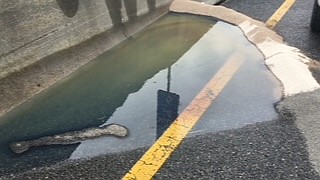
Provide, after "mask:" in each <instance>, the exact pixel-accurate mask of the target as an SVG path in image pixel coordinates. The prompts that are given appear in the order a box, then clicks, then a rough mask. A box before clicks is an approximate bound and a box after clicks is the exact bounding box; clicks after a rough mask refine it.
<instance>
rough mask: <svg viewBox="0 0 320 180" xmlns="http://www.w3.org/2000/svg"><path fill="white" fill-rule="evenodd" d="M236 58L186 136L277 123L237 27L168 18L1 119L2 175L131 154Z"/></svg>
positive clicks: (262, 77) (258, 64)
mask: <svg viewBox="0 0 320 180" xmlns="http://www.w3.org/2000/svg"><path fill="white" fill-rule="evenodd" d="M235 51H239V52H242V53H243V54H245V55H246V61H245V63H244V65H243V66H242V67H241V69H240V70H239V71H238V72H237V73H236V75H235V77H233V79H232V80H231V82H230V83H229V84H228V85H227V87H226V88H225V89H224V91H223V92H222V94H221V95H220V96H219V97H218V98H217V100H216V101H215V102H214V103H213V105H212V106H211V108H210V109H209V110H208V111H207V112H206V114H205V115H204V117H203V118H202V120H201V121H200V123H199V124H198V125H197V127H195V128H194V130H193V131H192V132H191V135H195V134H201V133H207V132H215V131H221V130H225V129H231V128H240V127H243V126H245V125H246V124H252V123H256V122H261V121H269V120H272V119H274V118H277V114H276V112H275V111H274V109H273V103H275V102H277V101H278V100H279V99H280V96H281V89H280V85H279V83H278V81H277V80H276V79H275V78H274V77H273V76H272V74H271V73H270V72H269V71H268V70H267V68H266V67H265V65H264V60H263V56H262V55H261V53H260V52H259V51H258V50H257V49H256V48H255V47H254V46H253V45H252V44H250V43H249V42H248V41H247V39H246V38H245V37H244V36H243V34H242V32H241V31H240V30H239V29H238V28H237V27H235V26H232V25H229V24H226V23H224V22H220V21H216V20H214V19H210V18H206V17H199V16H193V15H179V14H174V13H170V14H168V15H165V16H164V17H162V18H161V19H159V20H158V21H157V22H155V23H153V24H152V25H151V26H149V27H147V28H146V29H144V30H143V31H141V32H140V33H138V34H136V35H135V36H133V37H131V38H129V39H128V40H127V41H125V42H123V43H121V44H119V45H118V46H116V47H115V48H113V49H111V50H110V51H108V52H105V53H104V54H103V55H101V56H99V57H98V58H97V59H96V60H94V61H93V62H91V63H89V64H88V65H86V66H84V67H82V68H80V69H79V70H77V71H76V72H75V73H73V74H72V75H70V76H68V77H67V78H65V79H64V80H62V81H61V82H59V83H57V84H56V85H54V87H51V88H50V89H48V90H46V91H45V92H43V93H41V94H39V95H38V96H36V97H34V98H33V99H31V100H29V101H27V102H26V103H24V104H22V105H20V106H19V107H17V108H16V109H14V110H13V111H11V112H10V113H8V114H7V115H5V116H4V117H2V119H1V120H0V121H1V122H2V123H1V125H0V129H1V131H0V175H1V174H5V173H9V172H14V171H16V169H21V170H27V169H30V168H32V167H35V166H41V165H43V164H52V163H55V162H59V161H62V160H65V159H78V158H87V157H92V156H97V155H101V154H108V153H117V152H123V151H130V150H133V149H137V148H140V147H146V146H150V145H151V144H153V142H154V141H155V140H156V139H157V137H159V136H160V135H161V134H162V133H163V131H164V130H165V129H166V128H167V127H168V126H169V125H170V123H171V122H172V121H173V120H174V119H175V118H176V117H177V116H178V114H179V113H180V112H182V111H183V109H184V108H185V107H186V106H187V105H188V104H189V103H190V102H191V100H192V99H193V98H194V97H195V96H196V95H197V94H198V92H199V91H200V90H201V89H202V88H203V87H204V86H205V84H206V83H207V82H208V81H209V80H210V79H211V78H212V77H213V76H214V74H215V73H216V72H217V71H218V70H219V68H220V67H222V65H223V64H224V62H225V61H226V60H227V59H228V58H229V56H230V55H231V54H233V53H234V52H235ZM113 123H114V124H119V125H121V126H124V127H126V128H127V129H128V131H129V135H128V137H126V138H122V139H118V138H114V137H99V138H96V139H91V140H86V141H83V142H81V143H78V144H74V145H68V146H45V147H37V148H31V149H30V150H29V151H28V152H25V153H23V154H21V155H16V154H14V153H13V152H12V151H11V149H10V148H9V144H10V143H12V142H17V141H22V140H31V139H37V138H39V137H43V136H52V135H55V134H61V133H66V132H72V131H77V130H81V129H85V128H90V127H99V126H103V125H108V124H113Z"/></svg>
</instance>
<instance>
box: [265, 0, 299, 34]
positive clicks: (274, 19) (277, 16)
mask: <svg viewBox="0 0 320 180" xmlns="http://www.w3.org/2000/svg"><path fill="white" fill-rule="evenodd" d="M295 1H296V0H286V1H285V2H284V3H283V4H282V5H281V6H280V7H279V9H278V10H277V11H276V12H275V13H274V14H273V15H272V16H271V17H270V18H269V19H268V21H267V22H266V26H267V27H268V28H270V29H273V28H274V27H275V26H276V25H277V24H278V22H280V20H281V19H282V17H283V16H284V15H285V14H286V13H287V12H288V11H289V9H290V8H291V6H292V5H293V4H294V3H295Z"/></svg>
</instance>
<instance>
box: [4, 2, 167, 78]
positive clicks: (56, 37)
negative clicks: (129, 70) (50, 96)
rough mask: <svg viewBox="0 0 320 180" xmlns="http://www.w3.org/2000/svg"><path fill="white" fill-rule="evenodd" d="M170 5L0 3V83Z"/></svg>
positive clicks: (129, 3) (149, 3) (135, 3)
mask: <svg viewBox="0 0 320 180" xmlns="http://www.w3.org/2000/svg"><path fill="white" fill-rule="evenodd" d="M170 1H171V0H94V1H87V0H46V1H40V0H16V1H1V2H0V27H1V31H0V40H1V42H0V79H1V78H3V77H5V76H7V75H8V74H10V73H12V72H14V71H17V70H20V69H22V68H24V67H26V66H29V65H31V64H33V63H35V62H37V61H39V60H41V59H43V58H44V57H46V56H48V55H51V54H53V53H55V52H58V51H61V50H63V49H66V48H69V47H71V46H74V45H77V44H79V43H81V42H83V41H85V40H88V39H90V38H91V37H93V36H94V35H97V34H100V33H102V32H105V31H106V30H108V29H110V28H111V27H113V26H121V24H122V23H125V22H127V21H135V19H136V18H137V17H138V16H141V15H144V14H147V13H150V12H151V11H153V10H154V9H156V8H158V7H160V6H163V5H166V4H168V3H169V2H170Z"/></svg>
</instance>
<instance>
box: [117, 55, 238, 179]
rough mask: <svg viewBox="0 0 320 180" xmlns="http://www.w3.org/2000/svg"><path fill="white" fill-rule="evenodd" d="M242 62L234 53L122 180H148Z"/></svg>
mask: <svg viewBox="0 0 320 180" xmlns="http://www.w3.org/2000/svg"><path fill="white" fill-rule="evenodd" d="M243 61H244V55H243V54H241V53H234V54H233V55H232V56H231V57H230V58H229V59H228V61H227V62H226V63H225V64H224V65H223V67H222V68H221V69H220V70H219V71H218V72H217V73H216V75H215V76H214V77H213V78H212V79H211V80H210V81H209V83H208V84H207V85H206V86H205V87H204V88H203V90H202V91H201V92H200V93H199V94H198V95H197V96H196V97H195V98H194V99H193V100H192V102H191V103H190V104H189V106H188V107H186V109H185V110H184V111H183V112H182V113H181V114H180V115H179V117H178V118H177V119H176V120H175V121H174V122H173V123H172V124H171V126H170V127H169V128H168V129H167V130H166V131H165V132H164V133H163V135H162V136H161V137H160V138H159V139H158V140H157V141H156V142H155V143H154V144H153V145H152V146H151V148H150V149H149V150H148V151H147V152H146V153H145V154H144V155H143V156H142V157H141V159H140V160H139V161H138V162H137V163H136V164H135V165H134V166H133V167H132V169H131V170H130V171H129V172H128V173H127V174H126V175H125V176H124V177H123V179H124V180H134V179H138V180H145V179H152V177H153V176H154V175H155V174H156V173H157V172H158V170H159V169H160V168H161V166H162V165H163V164H164V163H165V162H166V160H167V159H168V158H169V157H170V155H171V154H172V153H173V152H174V151H175V149H176V148H177V147H178V146H179V144H180V143H181V142H182V140H183V139H184V138H185V137H186V136H187V134H188V133H189V131H190V130H191V129H192V127H193V126H194V125H195V124H196V123H197V122H198V121H199V119H200V118H201V116H202V115H203V114H204V112H205V111H206V110H207V109H208V107H209V106H210V105H211V103H212V102H213V100H214V99H215V98H216V97H217V96H218V95H219V93H220V92H221V91H222V89H223V88H224V87H225V86H226V84H227V83H228V82H229V81H230V79H231V78H232V76H233V75H234V74H235V73H236V71H237V70H238V69H239V67H240V65H241V64H242V63H243Z"/></svg>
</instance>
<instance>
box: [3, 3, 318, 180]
mask: <svg viewBox="0 0 320 180" xmlns="http://www.w3.org/2000/svg"><path fill="white" fill-rule="evenodd" d="M282 2H283V0H274V1H264V0H255V1H252V0H230V1H228V2H225V3H224V4H223V5H224V6H226V7H229V8H232V9H235V10H237V11H239V12H242V13H244V14H246V15H248V16H250V17H253V18H255V19H257V20H260V21H266V20H267V19H268V18H269V17H270V16H271V15H272V14H273V12H274V11H275V9H276V8H277V7H279V6H280V5H281V3H282ZM312 4H313V1H312V0H310V1H305V0H297V2H296V4H295V5H294V6H293V8H292V9H291V10H290V11H289V13H288V14H287V15H286V16H285V17H284V19H283V20H282V21H281V22H280V24H279V25H278V26H277V27H276V29H275V30H276V31H277V32H278V33H279V34H280V35H282V36H283V37H284V39H285V41H286V43H287V44H289V45H292V46H296V47H298V48H300V49H301V50H302V51H303V52H304V53H306V54H307V55H308V56H310V57H312V58H314V59H320V51H319V50H318V49H319V45H320V37H319V35H318V34H315V33H312V32H311V31H310V28H309V20H310V15H311V9H312ZM319 97H320V91H319V90H318V91H315V92H311V93H303V94H299V95H296V96H292V97H289V98H286V99H284V100H283V101H281V102H280V103H278V105H275V106H277V109H278V111H279V113H280V116H279V118H278V119H274V120H272V121H268V122H262V123H257V124H254V125H247V126H245V127H243V128H240V129H233V130H226V131H220V132H217V133H208V134H204V135H199V136H194V137H189V138H187V139H186V140H185V141H184V142H183V143H182V145H181V147H180V148H179V149H178V150H177V151H176V152H175V153H174V154H173V155H172V157H171V158H170V160H169V161H168V162H167V163H166V164H165V165H164V167H163V168H162V169H161V170H160V171H159V172H158V174H157V175H156V176H155V179H320V176H319V173H318V172H317V171H316V170H315V168H314V166H313V164H312V163H311V162H310V161H311V158H312V161H314V163H317V162H316V161H317V158H319V157H317V154H311V155H310V149H308V148H307V144H308V143H309V148H310V143H311V144H312V143H313V141H312V140H317V137H319V136H317V131H319V129H320V127H319V125H318V124H319V123H318V121H319V117H320V113H319V111H318V109H319V104H320V98H319ZM311 125H312V126H311ZM311 148H312V147H311ZM146 150H147V148H142V149H137V150H133V151H130V152H122V153H117V154H111V155H105V156H99V157H95V158H92V159H88V160H81V161H76V162H73V163H71V162H63V163H61V164H58V165H55V166H52V167H50V168H41V169H34V170H32V171H29V172H26V173H22V174H18V175H12V176H7V177H6V178H4V177H3V179H61V177H67V178H65V179H120V178H121V177H122V176H123V175H124V174H125V173H126V172H127V171H128V170H129V169H130V168H131V167H132V165H133V164H135V162H136V161H137V160H138V159H139V158H140V157H141V155H142V154H143V153H144V152H145V151H146ZM311 150H312V149H311ZM313 151H314V152H316V150H314V149H313Z"/></svg>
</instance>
